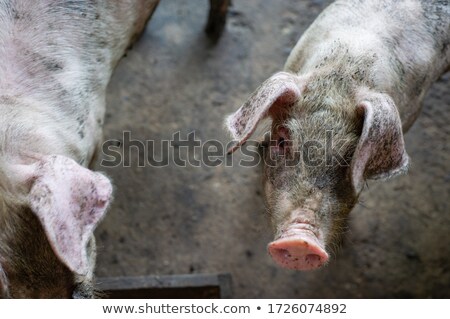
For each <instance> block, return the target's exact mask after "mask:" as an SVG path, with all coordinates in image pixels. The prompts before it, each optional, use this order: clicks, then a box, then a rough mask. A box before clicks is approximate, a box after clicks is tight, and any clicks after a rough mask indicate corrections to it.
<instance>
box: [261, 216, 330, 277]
mask: <svg viewBox="0 0 450 319" xmlns="http://www.w3.org/2000/svg"><path fill="white" fill-rule="evenodd" d="M302 213H303V214H302ZM311 213H312V211H310V210H308V209H306V210H305V209H303V210H296V211H295V212H294V213H293V215H297V216H298V214H302V215H303V216H305V215H311ZM268 251H269V254H270V255H271V256H272V259H273V260H274V261H275V262H276V263H277V264H278V265H279V266H281V267H283V268H288V269H293V270H312V269H317V268H320V267H321V266H323V265H325V264H326V263H327V261H328V259H329V257H328V254H327V252H326V251H325V244H324V241H323V236H322V234H321V232H320V231H318V230H317V228H316V227H315V226H314V224H313V223H311V222H309V221H308V220H306V219H299V218H296V219H294V220H292V221H291V222H289V223H287V224H285V226H284V227H282V228H281V232H280V235H279V236H278V238H277V239H276V240H274V241H273V242H271V243H270V244H269V245H268Z"/></svg>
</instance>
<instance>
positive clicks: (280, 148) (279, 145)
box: [277, 137, 286, 155]
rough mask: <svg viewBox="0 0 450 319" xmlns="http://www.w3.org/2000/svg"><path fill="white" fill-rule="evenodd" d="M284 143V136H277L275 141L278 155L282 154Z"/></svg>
mask: <svg viewBox="0 0 450 319" xmlns="http://www.w3.org/2000/svg"><path fill="white" fill-rule="evenodd" d="M285 145H286V141H285V139H284V137H279V138H278V141H277V148H278V153H279V154H280V155H284V146H285Z"/></svg>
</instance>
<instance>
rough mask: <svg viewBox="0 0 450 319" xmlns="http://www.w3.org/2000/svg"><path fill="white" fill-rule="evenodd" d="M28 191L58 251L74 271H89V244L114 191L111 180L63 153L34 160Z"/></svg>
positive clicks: (53, 246) (33, 207)
mask: <svg viewBox="0 0 450 319" xmlns="http://www.w3.org/2000/svg"><path fill="white" fill-rule="evenodd" d="M33 180H34V181H33V184H32V186H31V190H30V193H29V195H28V199H29V205H30V208H31V210H32V211H33V212H34V213H35V214H36V216H37V217H38V218H39V220H40V222H41V223H42V226H43V228H44V230H45V232H46V234H47V237H48V239H49V242H50V244H51V246H52V248H53V250H54V251H55V253H56V255H57V256H58V257H59V258H60V259H61V260H62V261H63V262H64V263H65V265H66V266H67V267H68V268H69V269H70V270H71V271H73V272H74V273H76V274H80V275H84V274H87V273H88V272H89V271H90V267H91V266H92V265H89V256H87V251H86V246H87V244H88V242H89V240H90V238H91V236H92V234H93V231H94V229H95V227H96V226H97V224H98V223H99V221H100V220H101V219H102V218H103V216H104V215H105V212H106V208H107V206H108V204H109V201H110V199H111V195H112V186H111V183H110V181H109V180H108V179H107V178H106V177H105V176H103V175H101V174H100V173H95V172H92V171H90V170H88V169H86V168H84V167H82V166H80V165H78V164H77V163H76V162H75V161H73V160H71V159H69V158H66V157H63V156H51V157H45V158H44V159H42V160H41V161H40V162H38V163H37V164H35V171H34V173H33Z"/></svg>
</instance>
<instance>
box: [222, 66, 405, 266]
mask: <svg viewBox="0 0 450 319" xmlns="http://www.w3.org/2000/svg"><path fill="white" fill-rule="evenodd" d="M341 77H342V75H337V74H336V73H333V72H331V73H326V74H307V75H296V74H292V73H287V72H280V73H277V74H275V75H273V76H272V77H271V78H269V79H268V80H267V81H265V82H264V83H263V84H262V85H261V86H260V87H259V88H258V89H257V90H256V91H255V92H254V93H253V95H252V96H251V97H250V98H249V100H248V101H247V102H246V103H245V104H244V105H243V106H242V107H241V108H239V109H238V110H237V111H236V112H235V113H234V114H232V115H230V116H229V117H228V118H227V120H226V126H227V128H228V129H229V131H230V132H231V134H232V136H233V138H234V139H235V140H236V141H237V144H236V146H235V147H234V148H232V149H231V150H230V151H234V150H236V149H237V148H238V147H239V146H242V145H244V143H245V142H246V141H247V139H248V138H249V137H250V136H251V135H252V133H253V132H254V131H255V129H256V127H257V125H258V124H259V123H260V122H261V120H263V119H265V118H271V119H272V124H271V132H270V138H269V140H268V141H266V142H265V143H263V144H264V145H265V147H264V149H263V157H264V174H263V183H264V192H265V200H266V205H267V210H268V212H269V215H270V220H271V224H272V225H273V230H274V234H275V238H274V241H273V242H271V243H270V244H269V246H268V250H269V253H270V255H271V256H272V258H273V259H274V261H275V262H277V263H278V264H279V265H281V266H282V267H286V268H290V269H296V270H310V269H315V268H318V267H320V266H323V265H325V264H326V263H327V261H328V260H329V254H330V251H331V250H332V249H333V248H334V246H335V245H336V243H337V242H338V239H339V238H340V235H342V234H343V233H344V232H345V229H346V219H347V216H348V214H349V212H350V211H351V209H352V208H353V207H354V205H355V204H356V202H357V200H358V196H359V194H360V192H361V191H362V189H363V187H364V184H365V181H366V180H367V179H384V178H390V177H392V176H395V175H397V174H399V173H402V172H404V171H406V169H407V166H408V156H407V154H406V152H405V147H404V141H403V134H402V126H401V121H400V117H399V114H398V111H397V108H396V106H395V105H394V102H393V100H392V99H391V98H390V97H389V96H388V95H386V94H382V93H378V92H376V91H373V90H370V89H368V88H364V87H362V86H357V85H349V84H351V83H348V82H345V81H342V78H341ZM324 87H326V88H327V89H328V91H327V90H325V89H323V88H324ZM334 90H336V91H334ZM322 92H327V94H326V95H325V94H323V93H322ZM334 92H341V94H335V93H334ZM331 97H333V98H331Z"/></svg>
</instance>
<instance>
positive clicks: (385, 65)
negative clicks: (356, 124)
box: [285, 0, 450, 131]
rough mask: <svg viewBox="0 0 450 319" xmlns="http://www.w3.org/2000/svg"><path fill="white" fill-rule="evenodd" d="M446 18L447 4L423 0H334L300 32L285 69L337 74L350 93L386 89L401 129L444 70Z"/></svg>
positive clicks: (448, 62) (448, 52) (447, 60)
mask: <svg viewBox="0 0 450 319" xmlns="http://www.w3.org/2000/svg"><path fill="white" fill-rule="evenodd" d="M399 12H400V13H401V14H398V13H399ZM430 16H431V17H432V19H429V17H430ZM446 17H448V7H446V6H445V5H444V4H437V3H434V4H429V3H428V2H427V1H418V0H413V1H409V2H400V1H399V2H389V3H385V2H383V1H365V2H360V1H353V0H345V1H337V2H336V3H334V4H332V5H330V6H329V7H328V8H327V9H326V10H325V11H324V12H323V13H322V14H321V15H320V16H319V17H318V18H317V19H316V21H315V22H314V23H313V24H312V25H311V27H310V28H309V29H308V30H307V31H306V32H305V33H304V35H303V36H302V38H301V39H300V41H299V42H298V43H297V45H296V47H295V48H294V49H293V51H292V53H291V55H290V56H289V58H288V60H287V63H286V65H285V69H286V71H289V72H292V73H296V74H299V75H306V76H308V75H317V74H320V73H322V74H323V73H327V72H328V73H331V72H337V73H340V74H341V75H342V81H344V82H346V83H348V84H349V85H350V86H351V87H353V89H352V91H353V95H354V94H355V92H356V90H358V89H359V88H361V87H366V88H369V89H371V90H373V91H376V92H381V93H387V94H388V95H390V96H391V98H392V99H393V100H394V102H395V104H396V105H397V108H398V110H399V113H400V117H401V119H402V125H403V130H404V131H406V130H408V129H409V127H410V126H411V125H412V123H413V122H414V120H415V119H416V118H417V116H418V114H419V112H420V108H421V103H422V100H423V98H424V96H425V94H426V92H427V90H428V89H429V87H430V86H431V84H432V83H433V82H434V81H436V80H437V79H438V77H439V76H440V75H441V74H442V73H443V72H445V71H446V70H448V69H449V66H450V45H449V39H448V29H449V20H448V18H447V19H446ZM348 69H349V70H352V71H354V73H353V74H352V73H351V72H349V71H348ZM353 107H354V106H353Z"/></svg>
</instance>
